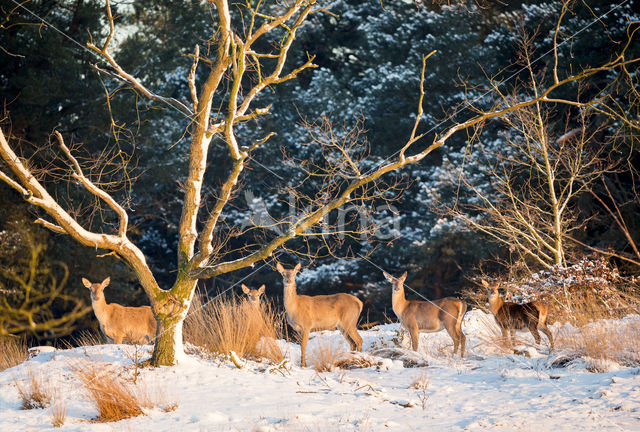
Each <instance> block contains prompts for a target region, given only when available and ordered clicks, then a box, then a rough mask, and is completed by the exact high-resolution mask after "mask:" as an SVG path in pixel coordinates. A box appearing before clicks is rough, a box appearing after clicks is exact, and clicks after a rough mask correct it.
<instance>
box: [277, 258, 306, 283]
mask: <svg viewBox="0 0 640 432" xmlns="http://www.w3.org/2000/svg"><path fill="white" fill-rule="evenodd" d="M301 268H302V264H301V263H298V264H296V266H295V267H294V268H293V269H291V270H288V269H285V268H284V267H282V264H280V263H277V264H276V269H277V270H278V271H279V272H280V274H281V275H282V280H283V281H284V285H285V287H288V286H291V285H294V284H295V283H296V274H297V273H298V272H299V271H300V269H301Z"/></svg>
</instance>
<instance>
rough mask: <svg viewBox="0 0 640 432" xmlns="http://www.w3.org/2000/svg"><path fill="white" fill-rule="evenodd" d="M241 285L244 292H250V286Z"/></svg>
mask: <svg viewBox="0 0 640 432" xmlns="http://www.w3.org/2000/svg"><path fill="white" fill-rule="evenodd" d="M240 287H241V288H242V292H243V293H245V294H249V288H248V287H247V286H246V285H245V284H242V285H240Z"/></svg>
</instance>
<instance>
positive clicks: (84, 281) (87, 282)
mask: <svg viewBox="0 0 640 432" xmlns="http://www.w3.org/2000/svg"><path fill="white" fill-rule="evenodd" d="M82 284H83V285H84V286H85V287H87V288H91V282H89V280H88V279H85V278H82Z"/></svg>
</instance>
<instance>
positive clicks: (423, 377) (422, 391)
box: [411, 373, 431, 411]
mask: <svg viewBox="0 0 640 432" xmlns="http://www.w3.org/2000/svg"><path fill="white" fill-rule="evenodd" d="M430 382H431V380H430V379H429V376H428V375H427V374H426V373H421V374H420V375H418V376H417V377H416V379H415V380H414V381H413V383H411V388H412V389H414V390H417V391H418V399H420V405H421V406H422V411H424V410H426V409H427V402H428V400H429V394H428V393H427V389H428V388H429V384H430Z"/></svg>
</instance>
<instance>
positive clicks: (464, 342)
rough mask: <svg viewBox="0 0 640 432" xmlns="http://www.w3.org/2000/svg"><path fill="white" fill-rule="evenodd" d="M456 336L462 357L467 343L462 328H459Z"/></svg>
mask: <svg viewBox="0 0 640 432" xmlns="http://www.w3.org/2000/svg"><path fill="white" fill-rule="evenodd" d="M458 338H459V340H460V358H464V348H465V345H466V343H467V337H466V336H465V335H464V333H462V330H459V334H458ZM454 354H455V351H454Z"/></svg>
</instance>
